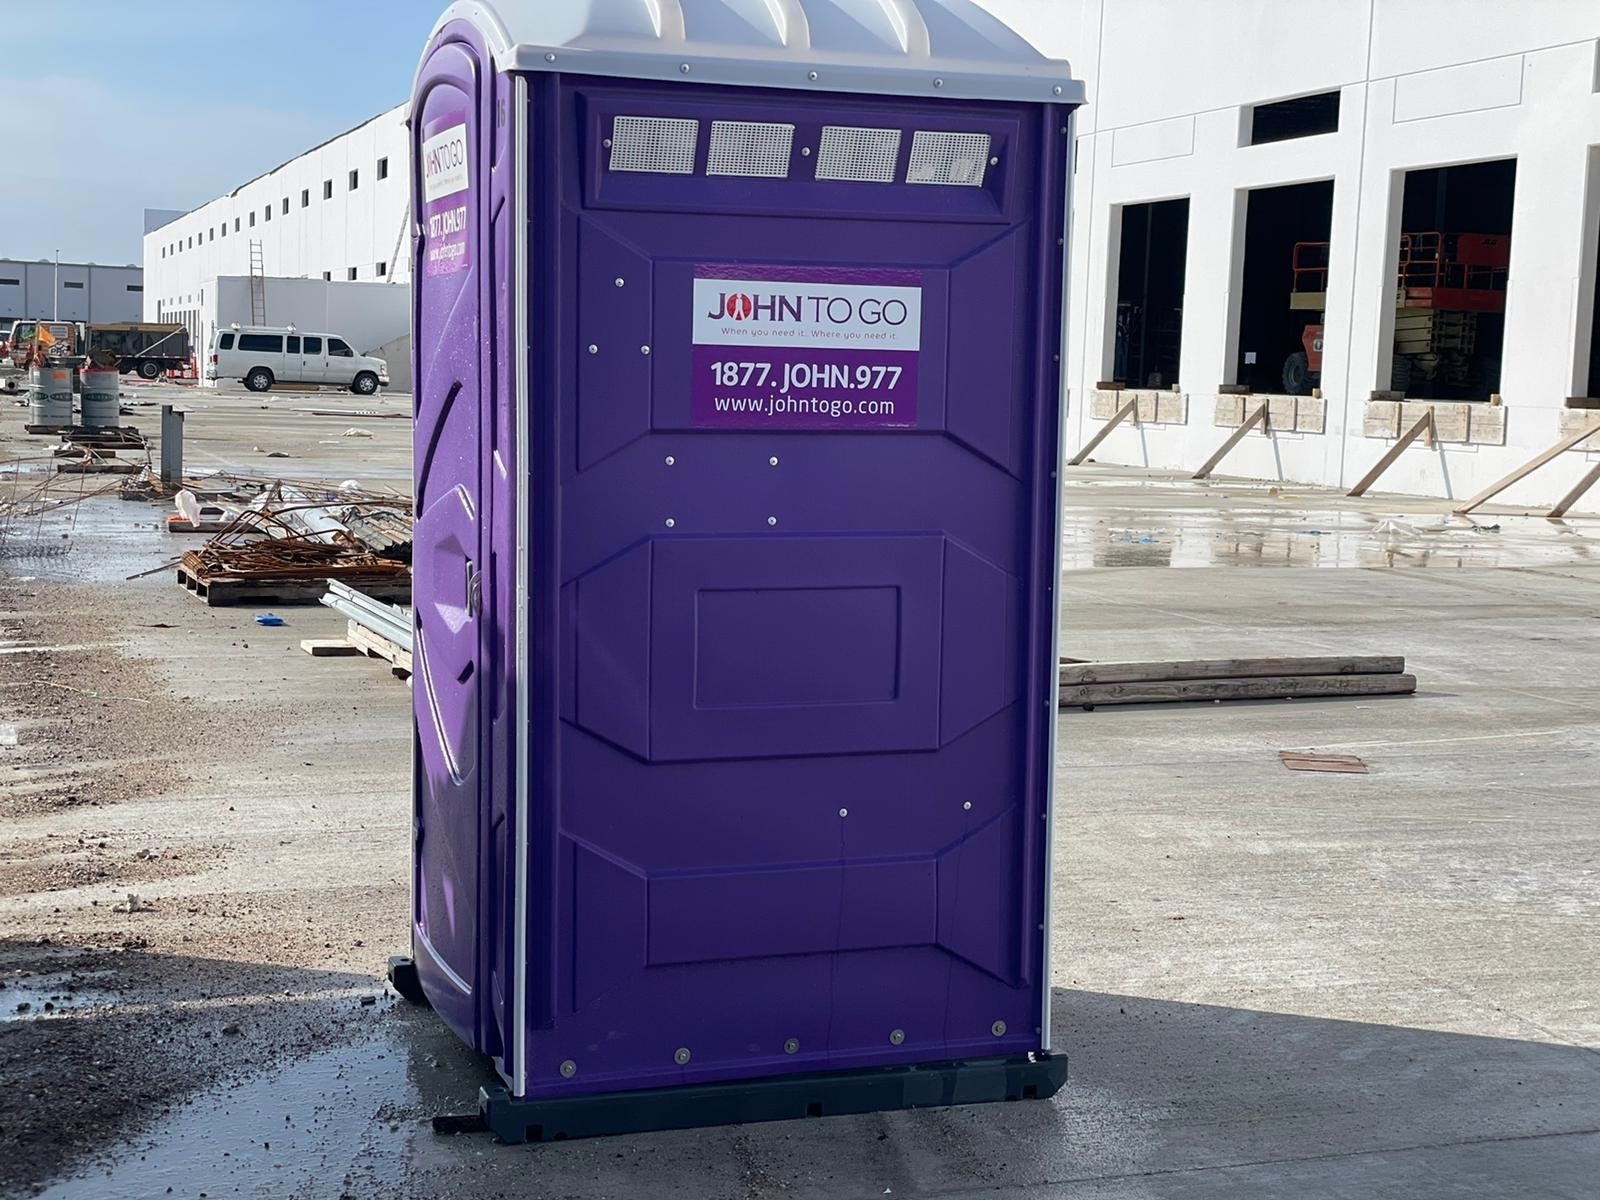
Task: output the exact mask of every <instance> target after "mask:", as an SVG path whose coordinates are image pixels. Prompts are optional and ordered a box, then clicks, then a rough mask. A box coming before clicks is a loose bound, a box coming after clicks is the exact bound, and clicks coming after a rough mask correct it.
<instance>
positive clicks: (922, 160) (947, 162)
mask: <svg viewBox="0 0 1600 1200" xmlns="http://www.w3.org/2000/svg"><path fill="white" fill-rule="evenodd" d="M989 144H990V142H989V135H988V134H987V133H938V132H934V131H931V130H925V129H919V130H917V132H916V133H914V134H912V135H911V161H910V163H909V164H907V166H906V182H907V183H938V184H944V185H946V186H949V187H982V186H983V174H984V171H985V170H986V169H987V168H988V166H989Z"/></svg>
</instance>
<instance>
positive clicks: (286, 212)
mask: <svg viewBox="0 0 1600 1200" xmlns="http://www.w3.org/2000/svg"><path fill="white" fill-rule="evenodd" d="M283 215H284V216H286V217H287V216H288V215H289V197H287V196H285V197H284V198H283Z"/></svg>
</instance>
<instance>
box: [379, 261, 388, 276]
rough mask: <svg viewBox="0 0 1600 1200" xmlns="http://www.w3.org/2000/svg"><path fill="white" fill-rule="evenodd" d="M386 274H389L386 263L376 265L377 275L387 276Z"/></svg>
mask: <svg viewBox="0 0 1600 1200" xmlns="http://www.w3.org/2000/svg"><path fill="white" fill-rule="evenodd" d="M388 273H389V264H388V263H379V264H378V274H379V275H387V274H388Z"/></svg>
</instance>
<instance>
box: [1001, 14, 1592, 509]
mask: <svg viewBox="0 0 1600 1200" xmlns="http://www.w3.org/2000/svg"><path fill="white" fill-rule="evenodd" d="M985 3H986V4H987V6H988V7H990V8H992V9H993V10H994V11H995V12H996V13H997V14H998V15H1000V16H1002V17H1004V18H1006V19H1007V20H1009V21H1011V22H1012V23H1013V24H1014V25H1015V26H1017V27H1018V28H1019V29H1021V30H1022V32H1024V33H1025V34H1027V35H1028V36H1029V37H1031V38H1032V39H1033V40H1034V41H1035V42H1036V43H1037V44H1038V45H1039V46H1040V48H1041V49H1043V50H1044V51H1045V52H1046V53H1049V54H1052V55H1059V56H1062V57H1065V58H1067V59H1068V60H1069V61H1071V63H1072V65H1073V67H1074V71H1075V73H1076V74H1077V75H1078V76H1079V77H1080V78H1083V79H1084V80H1085V81H1086V83H1087V84H1088V92H1089V104H1088V105H1087V106H1086V107H1085V108H1084V109H1082V110H1081V111H1080V112H1079V113H1078V116H1077V128H1076V137H1077V142H1076V145H1077V154H1078V161H1077V165H1076V173H1075V175H1074V178H1073V222H1074V228H1073V236H1074V244H1073V250H1072V263H1071V268H1070V273H1071V280H1070V314H1069V331H1068V332H1069V337H1068V340H1069V360H1068V361H1069V379H1068V392H1069V396H1068V403H1069V425H1068V428H1069V430H1070V436H1071V438H1072V439H1074V441H1075V444H1082V443H1083V442H1084V441H1086V440H1087V439H1088V438H1089V437H1091V436H1093V434H1094V433H1095V432H1096V431H1097V430H1099V429H1100V428H1101V426H1102V424H1103V422H1101V421H1098V420H1095V419H1093V418H1092V417H1091V415H1090V411H1089V410H1090V404H1089V398H1090V394H1091V393H1092V391H1093V388H1094V384H1095V382H1096V381H1097V380H1099V379H1104V378H1108V377H1109V374H1110V371H1109V364H1110V352H1111V345H1112V338H1113V328H1112V321H1113V319H1114V314H1115V305H1116V296H1115V290H1116V273H1117V262H1116V254H1117V246H1118V238H1117V220H1118V216H1119V209H1118V206H1120V205H1125V204H1136V203H1141V202H1144V201H1149V200H1161V199H1169V198H1173V197H1179V196H1187V197H1189V199H1190V215H1189V241H1188V251H1187V257H1186V277H1185V297H1184V329H1183V348H1182V357H1181V362H1180V366H1179V381H1178V382H1179V386H1180V387H1181V389H1182V391H1183V392H1184V393H1185V394H1186V395H1187V398H1188V405H1187V413H1188V419H1187V422H1186V423H1183V424H1160V425H1157V424H1146V425H1142V426H1139V427H1128V428H1119V429H1117V430H1115V431H1114V432H1113V433H1112V434H1111V436H1110V437H1109V438H1108V439H1107V440H1106V441H1105V442H1104V443H1103V444H1102V445H1101V446H1100V448H1099V449H1098V450H1097V451H1096V453H1095V457H1096V458H1097V459H1098V460H1099V461H1102V462H1120V463H1126V464H1140V465H1143V464H1148V465H1150V466H1155V467H1164V468H1172V469H1190V470H1192V469H1194V468H1196V467H1198V466H1199V465H1200V464H1201V463H1202V462H1203V461H1204V460H1205V459H1206V458H1207V457H1209V455H1210V453H1211V452H1212V451H1213V450H1215V449H1216V448H1217V447H1218V446H1219V445H1220V444H1221V443H1222V441H1223V438H1224V437H1225V436H1226V434H1227V432H1228V431H1227V430H1226V429H1219V428H1217V427H1216V426H1214V425H1213V423H1212V414H1213V410H1214V407H1215V396H1216V389H1217V385H1218V384H1220V383H1222V382H1224V381H1226V380H1228V379H1230V378H1231V377H1232V376H1231V372H1232V370H1233V363H1234V361H1235V350H1236V349H1237V336H1238V334H1237V323H1238V318H1237V301H1238V296H1237V292H1238V289H1239V280H1240V278H1241V268H1242V262H1243V255H1244V245H1243V231H1244V222H1243V213H1244V204H1245V192H1246V191H1247V190H1248V189H1251V188H1257V187H1269V186H1277V185H1281V184H1290V183H1300V182H1305V181H1308V180H1325V179H1332V180H1333V181H1334V198H1333V224H1332V263H1331V271H1330V282H1329V290H1328V298H1327V303H1328V309H1327V314H1326V320H1325V334H1324V336H1325V340H1326V344H1327V347H1328V353H1327V357H1326V358H1325V360H1324V365H1323V375H1322V392H1323V395H1324V396H1325V397H1326V399H1327V405H1326V411H1327V417H1326V426H1325V432H1323V433H1321V434H1315V433H1283V434H1277V435H1275V436H1273V437H1268V436H1265V435H1262V434H1258V433H1252V434H1250V435H1248V436H1247V437H1246V438H1245V440H1244V442H1243V443H1241V444H1240V445H1239V447H1238V448H1237V449H1236V450H1234V451H1233V453H1232V454H1230V456H1229V457H1228V459H1227V460H1226V461H1225V463H1224V464H1223V466H1222V467H1221V468H1219V471H1220V473H1224V474H1238V475H1245V476H1253V477H1258V478H1284V479H1290V480H1297V481H1302V482H1311V483H1324V484H1330V485H1335V486H1338V485H1346V486H1347V485H1349V484H1351V483H1353V482H1354V480H1356V479H1357V478H1359V477H1360V476H1361V475H1363V474H1364V473H1365V472H1366V471H1367V469H1368V468H1369V467H1370V466H1372V464H1373V463H1375V462H1376V461H1377V460H1378V459H1379V458H1380V457H1381V456H1382V454H1383V453H1384V451H1385V450H1386V449H1387V448H1388V447H1389V446H1390V445H1392V441H1391V440H1386V439H1382V438H1369V437H1366V436H1364V434H1363V430H1362V417H1363V411H1364V408H1365V403H1366V401H1367V399H1368V396H1369V394H1370V392H1371V391H1372V390H1373V389H1375V388H1386V387H1387V386H1388V379H1387V374H1388V370H1389V366H1390V361H1391V353H1392V351H1391V348H1390V347H1391V341H1392V330H1393V309H1392V288H1393V272H1394V265H1393V264H1394V261H1395V248H1396V245H1397V241H1398V235H1399V227H1398V205H1399V199H1400V195H1401V183H1402V181H1403V173H1404V172H1405V171H1407V170H1410V169H1416V168H1423V167H1433V166H1441V165H1447V164H1453V163H1462V162H1472V161H1481V160H1487V159H1495V158H1506V157H1514V158H1515V159H1516V160H1517V178H1516V198H1515V209H1514V215H1513V220H1512V228H1511V245H1512V250H1511V267H1510V285H1509V288H1508V295H1507V307H1506V331H1505V351H1504V358H1503V363H1502V373H1501V383H1500V393H1501V395H1502V396H1503V397H1504V401H1505V406H1506V420H1505V427H1506V444H1505V445H1503V446H1498V445H1447V446H1444V447H1442V448H1441V449H1438V450H1428V449H1425V448H1420V447H1419V448H1413V449H1411V450H1408V451H1407V452H1406V453H1405V454H1403V455H1402V456H1401V458H1400V460H1399V461H1398V462H1397V463H1396V464H1395V465H1394V467H1393V468H1391V470H1390V471H1389V472H1388V473H1387V474H1386V475H1384V477H1383V479H1382V482H1381V483H1380V484H1379V485H1378V487H1379V489H1380V490H1385V491H1398V492H1409V493H1416V494H1423V495H1442V496H1458V497H1459V496H1466V495H1470V494H1472V493H1474V492H1476V491H1478V490H1480V489H1481V488H1482V487H1484V486H1485V485H1487V484H1488V483H1490V482H1492V481H1494V480H1495V479H1497V478H1499V477H1500V476H1501V475H1503V474H1505V473H1506V472H1508V471H1509V470H1511V469H1512V468H1513V467H1514V466H1516V465H1518V464H1519V463H1521V462H1524V461H1526V460H1527V459H1529V458H1531V457H1533V455H1535V454H1536V453H1538V452H1539V451H1541V450H1543V449H1545V448H1546V447H1548V446H1550V445H1552V444H1554V443H1555V442H1556V440H1557V439H1558V437H1559V436H1560V434H1561V429H1562V422H1563V419H1564V418H1566V419H1568V420H1570V414H1569V413H1566V412H1565V411H1564V409H1563V401H1564V399H1565V398H1566V397H1567V396H1569V395H1573V394H1576V393H1579V392H1581V391H1583V390H1584V388H1583V378H1584V373H1585V372H1586V364H1587V361H1588V359H1587V356H1588V341H1589V320H1590V314H1591V312H1592V308H1591V305H1592V304H1593V302H1594V296H1593V281H1594V271H1595V258H1594V255H1595V247H1596V242H1597V240H1600V235H1597V226H1600V150H1597V147H1600V93H1597V86H1600V83H1597V81H1600V55H1597V40H1600V4H1594V3H1576V2H1570V0H1520V2H1519V3H1516V4H1505V5H1491V4H1487V3H1485V4H1472V5H1462V4H1459V3H1455V2H1453V0H1322V2H1320V3H1318V4H1287V3H1282V2H1281V0H1214V2H1210V3H1206V4H1178V3H1171V2H1169V0H985ZM1335 89H1337V90H1338V91H1339V92H1340V115H1339V130H1338V132H1336V133H1331V134H1325V135H1321V136H1317V137H1310V138H1301V139H1296V140H1292V141H1284V142H1277V143H1272V144H1268V145H1262V146H1248V145H1244V146H1241V144H1240V143H1241V141H1242V140H1247V139H1244V138H1242V137H1241V130H1242V129H1243V128H1245V125H1244V122H1245V121H1246V118H1247V115H1248V108H1249V106H1251V105H1254V104H1258V103H1265V102H1270V101H1273V100H1279V99H1284V98H1288V97H1291V96H1297V95H1305V94H1310V93H1316V92H1323V91H1332V90H1335ZM1595 440H1596V441H1600V435H1597V436H1596V439H1595ZM1595 459H1600V451H1596V452H1591V453H1587V454H1586V453H1584V452H1582V451H1574V452H1570V453H1568V454H1566V455H1564V456H1562V459H1560V460H1558V461H1557V462H1555V463H1552V464H1551V465H1550V466H1548V467H1546V468H1544V469H1543V470H1541V471H1539V472H1536V473H1535V474H1534V475H1532V476H1530V477H1529V478H1528V479H1527V480H1526V481H1524V482H1523V483H1521V484H1519V485H1518V486H1516V487H1515V488H1513V489H1512V490H1511V491H1510V492H1508V493H1506V495H1505V497H1504V499H1506V500H1509V501H1512V502H1515V503H1530V504H1541V503H1548V502H1550V501H1553V500H1555V499H1556V498H1558V497H1559V496H1560V495H1562V494H1563V493H1564V492H1565V491H1566V490H1567V488H1568V487H1569V486H1570V485H1571V484H1572V483H1573V482H1575V480H1576V479H1577V478H1578V477H1579V476H1580V475H1581V474H1582V473H1583V472H1584V471H1586V470H1587V469H1588V467H1589V466H1591V465H1592V461H1593V460H1595ZM1587 507H1589V508H1594V507H1600V492H1597V493H1595V494H1594V495H1593V496H1592V497H1591V498H1590V500H1589V501H1588V503H1587Z"/></svg>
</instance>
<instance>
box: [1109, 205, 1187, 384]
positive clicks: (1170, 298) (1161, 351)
mask: <svg viewBox="0 0 1600 1200" xmlns="http://www.w3.org/2000/svg"><path fill="white" fill-rule="evenodd" d="M1188 248H1189V198H1188V197H1187V196H1185V197H1183V198H1182V199H1181V200H1160V201H1156V202H1155V203H1152V204H1127V205H1124V206H1123V209H1122V247H1121V251H1120V253H1119V255H1118V259H1117V263H1118V265H1117V314H1116V321H1117V327H1116V349H1115V359H1114V361H1113V363H1112V368H1111V377H1112V378H1113V379H1118V380H1121V381H1122V382H1124V383H1127V384H1130V385H1131V386H1133V387H1154V388H1164V387H1171V386H1172V385H1173V384H1175V383H1177V382H1178V354H1179V351H1180V349H1181V348H1182V344H1183V276H1184V257H1185V255H1186V254H1187V253H1188Z"/></svg>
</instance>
